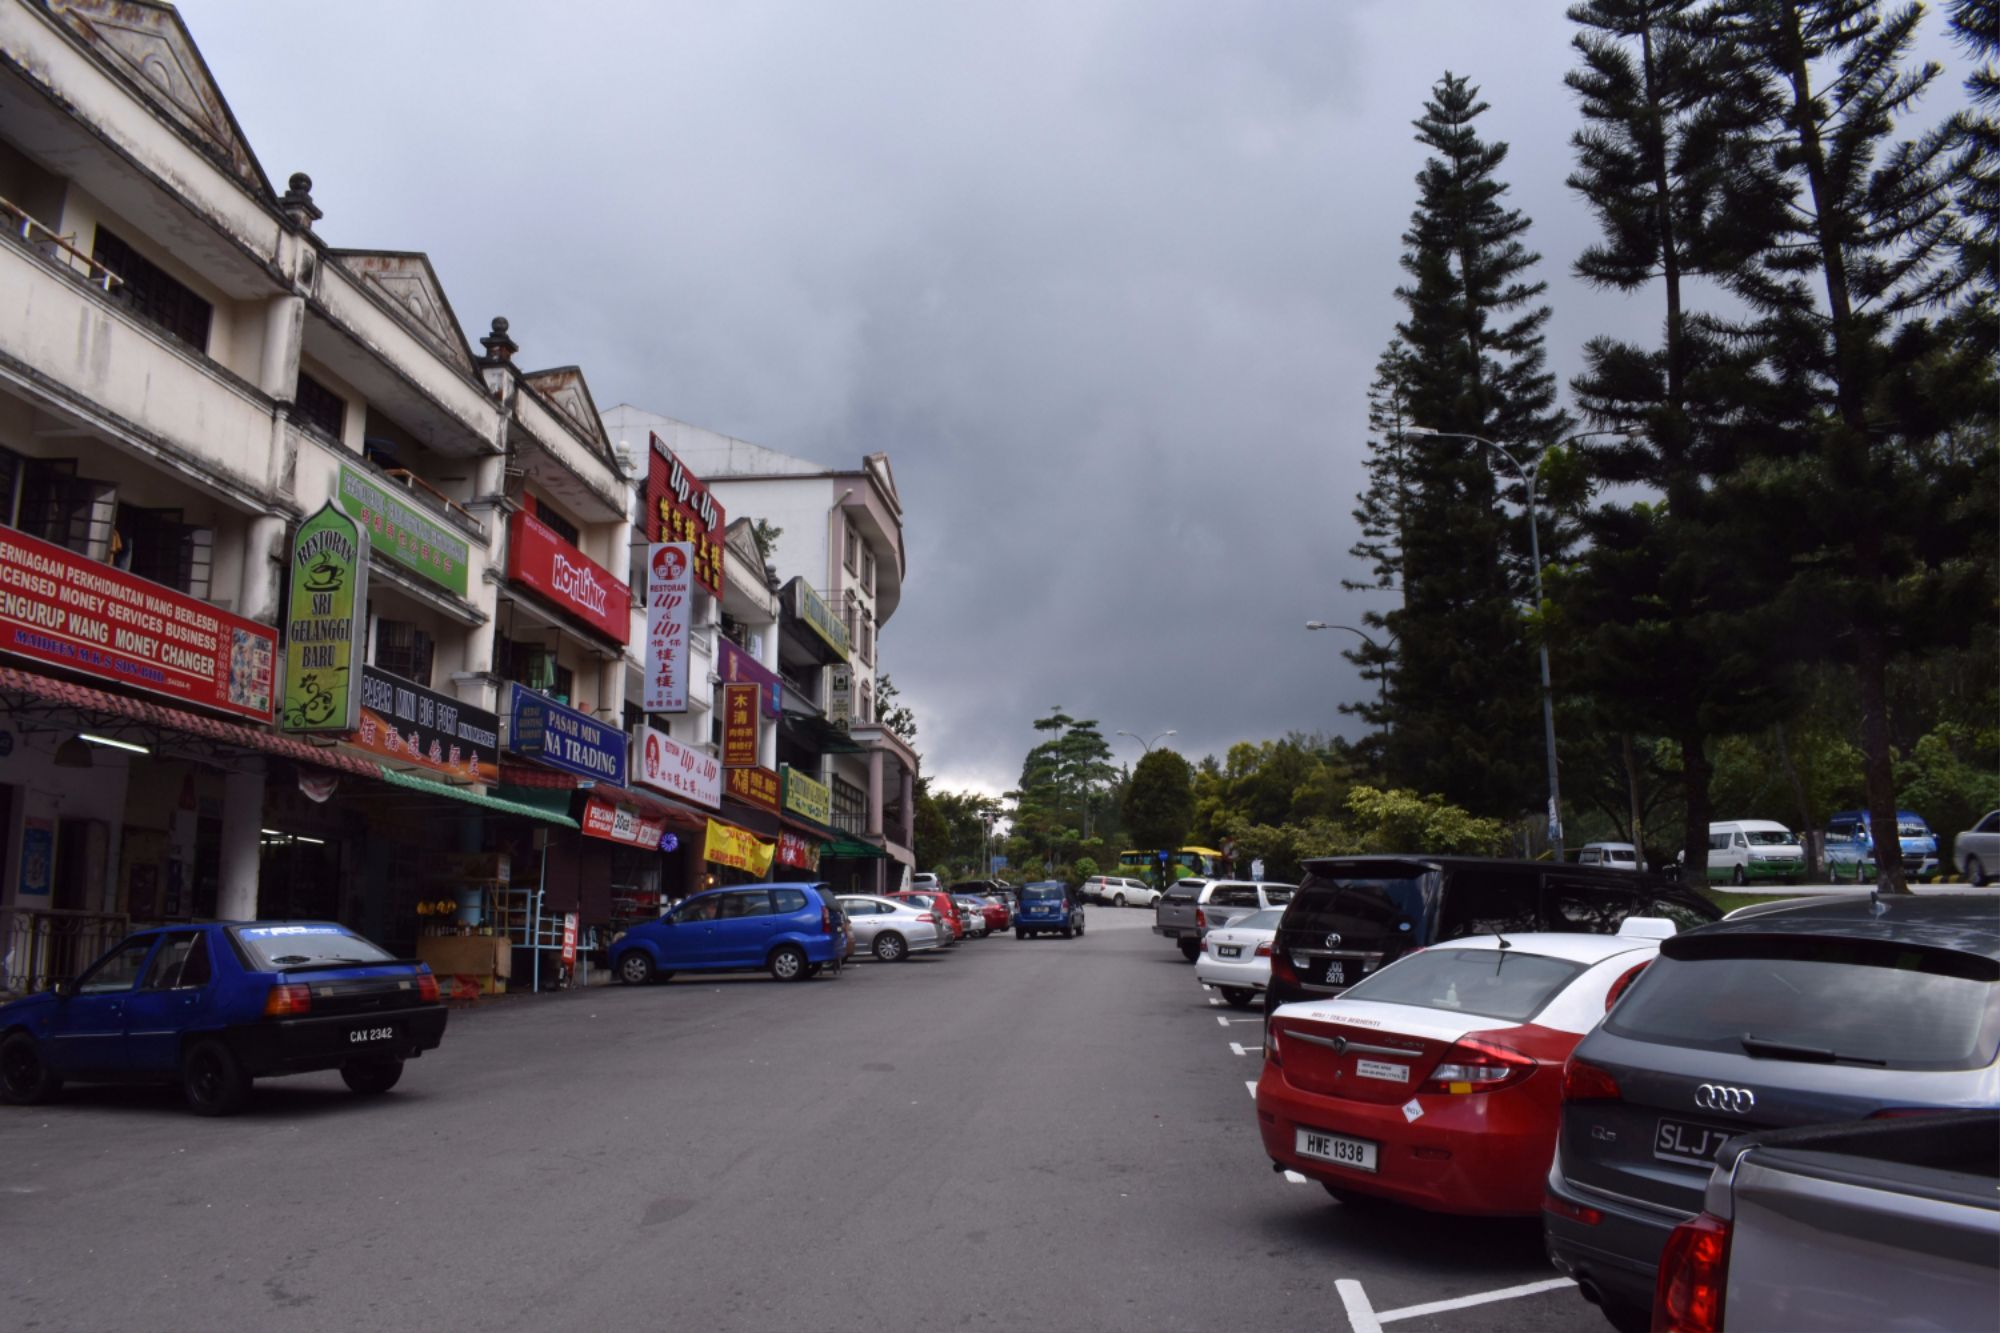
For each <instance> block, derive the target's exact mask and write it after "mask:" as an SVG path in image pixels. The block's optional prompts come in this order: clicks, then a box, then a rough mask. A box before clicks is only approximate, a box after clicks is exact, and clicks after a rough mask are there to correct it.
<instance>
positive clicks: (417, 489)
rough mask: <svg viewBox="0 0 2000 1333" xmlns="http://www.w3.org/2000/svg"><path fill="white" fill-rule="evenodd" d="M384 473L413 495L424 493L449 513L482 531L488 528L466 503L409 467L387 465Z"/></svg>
mask: <svg viewBox="0 0 2000 1333" xmlns="http://www.w3.org/2000/svg"><path fill="white" fill-rule="evenodd" d="M382 474H383V475H384V476H386V477H388V478H390V479H391V480H393V481H397V482H401V483H402V486H403V489H404V490H406V491H409V492H410V493H411V494H412V495H417V494H421V495H423V496H424V497H425V498H427V499H429V500H430V502H431V503H432V504H434V505H436V506H437V507H438V508H440V509H442V510H444V511H445V512H446V513H447V514H452V515H455V516H457V517H459V518H462V519H464V520H465V521H466V522H467V523H470V524H471V525H472V526H473V527H475V528H478V529H479V530H480V531H482V532H484V531H485V530H486V529H485V525H484V524H482V523H481V522H480V521H479V520H478V519H477V518H475V517H473V514H472V511H471V510H470V509H467V508H466V507H465V506H464V505H462V504H460V503H459V502H458V501H456V500H454V499H452V498H451V497H450V496H449V495H446V494H445V493H444V492H443V491H441V490H439V489H438V488H437V487H435V486H433V485H431V484H430V483H429V482H427V481H425V480H424V479H423V478H422V477H420V476H418V475H417V474H416V473H414V472H412V471H410V470H409V469H408V468H406V467H385V468H383V469H382Z"/></svg>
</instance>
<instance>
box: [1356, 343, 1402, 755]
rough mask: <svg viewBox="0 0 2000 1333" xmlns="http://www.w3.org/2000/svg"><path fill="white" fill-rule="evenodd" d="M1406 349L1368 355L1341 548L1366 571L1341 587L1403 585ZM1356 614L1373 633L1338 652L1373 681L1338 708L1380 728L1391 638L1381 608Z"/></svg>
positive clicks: (1386, 720) (1392, 588) (1387, 709)
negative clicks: (1359, 473)
mask: <svg viewBox="0 0 2000 1333" xmlns="http://www.w3.org/2000/svg"><path fill="white" fill-rule="evenodd" d="M1407 356H1408V349H1407V348H1405V347H1404V346H1403V343H1402V340H1401V339H1400V338H1397V339H1391V340H1390V342H1389V346H1388V347H1387V349H1385V350H1384V351H1383V353H1382V357H1381V359H1380V360H1379V361H1377V362H1376V363H1375V382H1374V383H1373V384H1371V385H1369V387H1368V431H1369V439H1368V459H1367V461H1366V463H1365V464H1363V466H1364V467H1365V468H1366V469H1367V473H1368V489H1367V490H1365V491H1363V492H1361V494H1360V495H1359V496H1358V497H1356V499H1357V503H1356V505H1355V507H1354V521H1355V523H1356V524H1358V525H1359V526H1360V528H1361V540H1360V541H1357V542H1356V543H1354V545H1352V546H1350V547H1349V548H1348V554H1349V555H1352V556H1353V557H1354V558H1355V559H1357V560H1363V561H1366V562H1367V564H1368V572H1369V577H1368V578H1366V579H1343V580H1341V585H1340V586H1341V587H1342V588H1344V589H1346V590H1347V591H1348V592H1400V591H1402V584H1403V546H1404V543H1405V541H1406V540H1407V538H1406V535H1405V534H1406V533H1407V532H1408V531H1409V522H1410V468H1409V457H1410V451H1411V450H1412V449H1415V448H1417V447H1419V445H1420V444H1421V443H1422V441H1420V440H1419V439H1417V438H1416V437H1414V436H1406V435H1405V434H1404V429H1403V428H1404V427H1405V426H1411V425H1414V424H1416V423H1415V422H1414V421H1412V420H1411V419H1410V416H1409V388H1408V384H1407V378H1408V373H1409V372H1408V368H1407V367H1406V366H1405V364H1404V362H1405V360H1406V358H1407ZM1361 621H1362V624H1363V625H1365V626H1367V628H1368V630H1369V631H1372V633H1371V634H1370V636H1369V638H1367V639H1363V640H1362V641H1361V642H1359V643H1357V644H1354V645H1350V646H1347V647H1344V648H1343V649H1342V650H1341V656H1342V657H1345V658H1346V659H1347V660H1348V661H1350V662H1352V663H1354V664H1355V665H1356V666H1357V667H1359V668H1360V669H1361V678H1362V679H1363V680H1366V681H1372V682H1374V683H1375V684H1376V686H1377V687H1378V688H1377V690H1376V691H1375V693H1374V695H1373V697H1372V698H1369V699H1366V700H1364V701H1361V702H1358V703H1350V704H1342V705H1341V706H1340V708H1341V711H1342V712H1344V713H1351V714H1354V715H1357V716H1359V717H1361V718H1362V719H1363V720H1365V721H1366V722H1367V723H1368V724H1369V725H1370V726H1373V727H1378V728H1386V727H1388V726H1389V724H1390V717H1391V711H1392V706H1391V705H1390V703H1389V701H1388V679H1389V677H1390V676H1391V675H1393V673H1394V663H1395V642H1396V640H1395V637H1394V636H1393V635H1392V634H1391V633H1390V632H1389V629H1388V624H1387V621H1386V620H1385V619H1384V617H1383V614H1382V613H1381V612H1379V611H1364V612H1363V613H1362V617H1361ZM1373 748H1376V749H1378V750H1379V748H1380V747H1379V745H1378V746H1376V747H1373Z"/></svg>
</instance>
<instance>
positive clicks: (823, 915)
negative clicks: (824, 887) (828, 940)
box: [819, 904, 833, 935]
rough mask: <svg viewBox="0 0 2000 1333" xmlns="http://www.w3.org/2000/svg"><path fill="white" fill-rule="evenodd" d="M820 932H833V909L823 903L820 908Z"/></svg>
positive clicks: (824, 933) (823, 933) (826, 933)
mask: <svg viewBox="0 0 2000 1333" xmlns="http://www.w3.org/2000/svg"><path fill="white" fill-rule="evenodd" d="M819 933H820V934H822V935H831V934H833V909H832V908H829V907H827V906H825V905H824V904H822V905H821V906H820V909H819Z"/></svg>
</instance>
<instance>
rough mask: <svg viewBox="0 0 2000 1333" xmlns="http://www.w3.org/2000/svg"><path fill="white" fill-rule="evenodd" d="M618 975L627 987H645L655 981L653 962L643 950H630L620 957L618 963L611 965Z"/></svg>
mask: <svg viewBox="0 0 2000 1333" xmlns="http://www.w3.org/2000/svg"><path fill="white" fill-rule="evenodd" d="M611 970H612V971H614V972H616V973H617V974H618V980H619V981H621V982H623V983H624V984H625V985H627V986H643V985H645V984H646V983H647V982H649V981H651V980H652V979H653V960H652V959H651V958H648V957H647V956H646V952H645V950H643V949H628V950H626V951H625V952H624V953H621V954H619V955H618V961H617V962H616V963H613V964H612V965H611Z"/></svg>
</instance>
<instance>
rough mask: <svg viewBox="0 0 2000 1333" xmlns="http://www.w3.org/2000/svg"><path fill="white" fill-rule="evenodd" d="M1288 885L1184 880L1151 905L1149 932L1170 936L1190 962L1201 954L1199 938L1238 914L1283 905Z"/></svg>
mask: <svg viewBox="0 0 2000 1333" xmlns="http://www.w3.org/2000/svg"><path fill="white" fill-rule="evenodd" d="M1292 892H1293V886H1292V885H1290V884H1267V883H1265V882H1263V881H1262V880H1248V879H1184V880H1181V881H1180V882H1178V883H1176V884H1175V885H1173V887H1171V888H1169V889H1168V890H1167V891H1166V893H1164V894H1162V895H1161V896H1160V899H1159V901H1158V902H1156V903H1155V904H1154V905H1153V933H1154V934H1155V935H1161V936H1164V937H1166V938H1167V939H1170V940H1172V941H1173V942H1174V944H1175V945H1176V946H1177V947H1178V948H1179V949H1180V951H1181V957H1183V958H1185V959H1187V960H1188V961H1189V962H1190V963H1192V962H1194V961H1195V959H1197V958H1199V957H1200V956H1201V942H1202V938H1203V937H1204V936H1205V935H1207V934H1208V932H1209V931H1211V930H1216V929H1220V928H1221V927H1223V926H1226V925H1228V924H1230V923H1231V922H1232V921H1234V920H1235V919H1236V918H1238V917H1240V916H1248V915H1249V914H1250V913H1252V912H1262V911H1268V910H1270V909H1271V908H1273V907H1283V906H1284V905H1285V904H1286V903H1289V902H1290V901H1291V900H1292Z"/></svg>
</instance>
